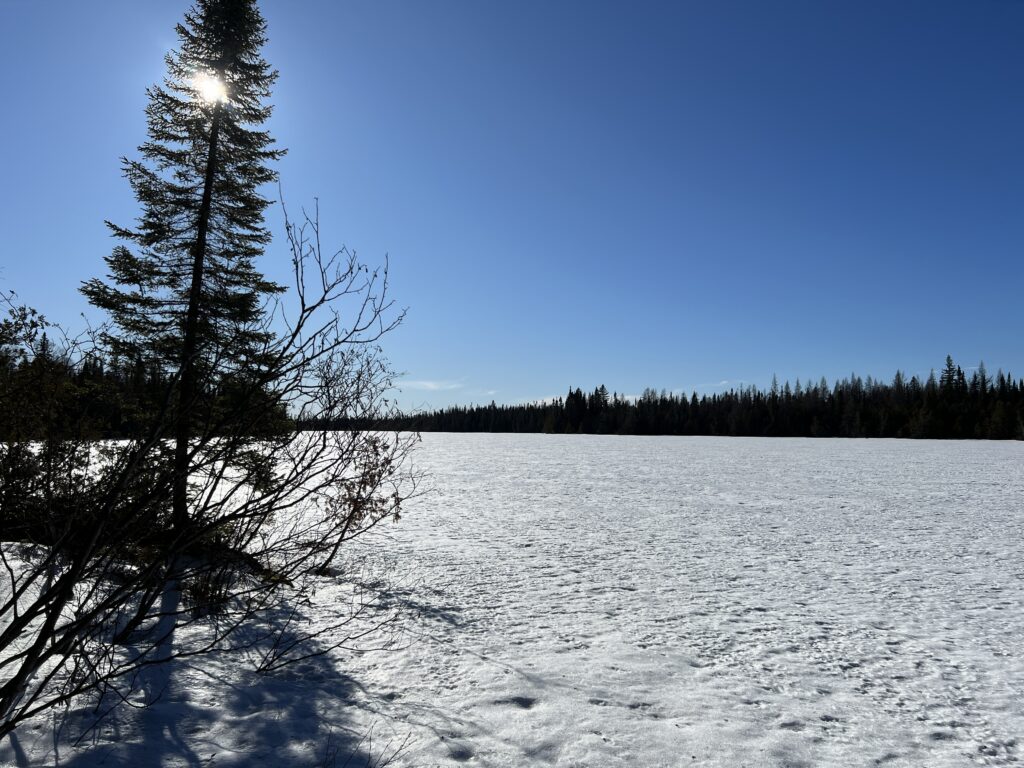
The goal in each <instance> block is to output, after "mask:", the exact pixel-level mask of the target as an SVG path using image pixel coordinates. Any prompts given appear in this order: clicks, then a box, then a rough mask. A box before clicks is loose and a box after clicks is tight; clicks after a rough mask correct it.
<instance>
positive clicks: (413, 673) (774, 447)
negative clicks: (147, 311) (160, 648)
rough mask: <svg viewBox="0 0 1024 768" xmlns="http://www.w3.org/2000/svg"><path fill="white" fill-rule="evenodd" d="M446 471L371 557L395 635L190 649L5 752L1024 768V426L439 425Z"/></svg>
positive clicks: (436, 439) (372, 542) (147, 759)
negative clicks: (1005, 439)
mask: <svg viewBox="0 0 1024 768" xmlns="http://www.w3.org/2000/svg"><path fill="white" fill-rule="evenodd" d="M417 461H418V463H419V464H420V467H421V468H422V469H425V470H427V471H428V473H429V474H430V476H431V484H432V486H433V487H434V489H435V490H434V491H433V492H432V493H430V494H429V495H427V496H425V497H422V498H420V499H418V500H417V501H416V502H415V503H413V504H412V505H411V506H410V507H409V509H408V510H407V514H406V515H405V517H404V518H403V519H402V521H401V522H399V523H398V524H397V525H394V526H388V528H387V529H386V531H385V533H384V534H383V535H378V536H375V537H374V538H368V539H366V540H365V541H364V543H363V544H362V545H361V546H360V547H353V548H352V550H351V551H350V553H349V557H350V558H351V559H352V562H353V568H354V567H355V564H356V563H358V564H359V568H360V570H359V572H358V573H359V582H360V583H361V584H362V586H363V587H364V588H365V589H366V590H368V592H369V593H371V594H375V595H376V596H377V598H378V599H380V600H382V601H383V604H384V607H385V611H384V613H382V614H379V615H381V616H385V617H386V616H390V615H394V616H396V617H397V619H398V621H399V624H397V625H396V626H397V628H399V629H401V630H402V632H401V634H400V636H399V637H398V638H397V642H396V644H395V646H394V647H393V648H391V649H390V650H387V651H374V650H370V649H371V648H373V647H374V646H378V645H381V644H383V642H384V640H386V639H388V638H390V637H391V635H390V634H386V633H375V634H371V635H369V636H367V637H365V638H363V639H362V640H360V641H358V642H356V641H353V642H352V643H348V644H347V645H348V646H349V648H352V647H358V648H362V649H364V650H361V651H360V650H338V651H332V652H331V653H330V654H328V655H327V656H324V657H320V658H314V659H310V660H308V661H305V662H302V663H301V664H299V665H297V666H295V667H292V668H286V669H284V670H281V671H279V672H275V673H272V674H269V675H256V674H254V673H251V672H246V671H241V670H239V668H238V665H237V664H234V663H232V662H231V661H230V660H229V659H218V658H207V659H197V660H190V661H182V662H176V663H175V664H174V665H172V666H171V668H170V669H169V670H168V673H167V675H166V676H165V677H166V680H165V684H166V687H165V688H164V689H163V690H162V692H161V693H158V694H157V695H159V699H158V701H157V703H156V704H155V705H154V706H152V707H150V708H149V709H144V710H135V709H131V708H122V709H119V710H117V711H115V712H114V713H113V714H111V715H110V716H108V717H107V718H106V719H104V721H103V722H102V723H101V724H100V725H99V726H98V727H97V728H96V729H94V730H92V731H89V732H88V733H87V734H86V736H85V738H84V739H83V740H82V741H81V743H79V744H78V745H77V746H74V745H73V744H72V742H73V741H74V740H75V738H76V737H77V736H78V735H80V734H81V733H82V731H83V728H85V727H86V724H87V723H89V722H90V719H89V718H90V715H89V713H88V712H87V711H76V712H72V713H71V716H70V717H68V718H67V720H66V722H65V723H64V725H63V727H62V729H61V730H59V732H58V731H55V728H54V724H53V721H52V720H43V719H40V720H39V721H37V722H35V723H33V724H30V725H29V726H28V727H26V728H25V729H23V730H22V731H21V732H19V734H18V738H17V740H16V742H15V743H12V742H10V741H7V742H4V743H3V744H2V745H0V763H5V764H7V763H13V764H16V765H35V764H40V765H49V764H57V763H58V762H59V764H61V765H65V766H73V767H75V768H84V767H85V766H98V765H124V766H128V765H132V766H135V765H140V766H142V765H162V766H178V765H180V766H198V765H202V766H238V765H253V766H255V765H282V766H287V765H314V766H336V767H337V768H340V766H343V765H353V766H355V765H365V764H367V763H368V762H371V763H372V762H373V761H377V762H386V761H387V760H388V759H389V758H390V759H391V765H394V766H432V765H441V766H454V765H470V766H489V767H494V768H497V767H499V766H523V765H540V766H545V765H552V766H566V767H567V768H568V767H569V766H595V767H596V766H602V767H604V766H631V767H633V766H685V765H699V766H723V767H725V766H729V767H730V768H732V767H738V766H749V767H750V768H754V767H755V766H780V767H781V766H789V767H790V768H795V767H796V766H822V765H825V766H829V765H832V766H874V765H879V766H914V767H918V766H924V765H927V766H931V767H933V768H938V767H941V766H958V767H959V766H965V765H1010V764H1015V763H1017V762H1018V761H1019V760H1020V759H1022V757H1024V744H1022V743H1020V742H1019V739H1021V738H1024V662H1022V652H1021V644H1020V638H1021V637H1024V558H1022V557H1021V554H1020V545H1021V541H1022V540H1024V510H1022V507H1021V505H1022V499H1024V445H1022V444H1020V443H997V442H930V441H895V440H893V441H888V440H871V441H857V440H799V439H792V440H790V439H745V438H731V439H730V438H674V437H673V438H667V437H666V438H644V437H611V436H608V437H602V436H545V435H448V434H428V435H424V442H423V445H422V448H421V450H419V451H418V452H417ZM353 573H355V571H353ZM343 595H347V596H348V597H346V600H348V599H350V597H351V592H350V588H349V587H346V586H344V585H342V584H338V585H333V586H325V588H324V589H322V590H321V591H320V592H319V593H318V594H317V597H316V600H317V602H318V603H319V604H320V605H321V606H322V608H323V609H329V608H333V607H336V606H338V605H341V604H346V605H348V604H351V603H346V602H345V601H343V600H342V596H343ZM314 620H315V619H314Z"/></svg>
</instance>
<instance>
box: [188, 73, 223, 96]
mask: <svg viewBox="0 0 1024 768" xmlns="http://www.w3.org/2000/svg"><path fill="white" fill-rule="evenodd" d="M192 86H193V87H194V88H195V89H196V92H197V93H198V94H199V97H200V98H201V99H202V100H203V101H206V102H209V103H210V104H216V103H217V102H218V101H227V100H228V89H227V88H226V87H225V86H224V83H223V82H222V81H221V80H220V78H217V77H214V76H213V75H210V74H207V73H206V72H203V73H201V74H198V75H196V76H195V78H193V80H192Z"/></svg>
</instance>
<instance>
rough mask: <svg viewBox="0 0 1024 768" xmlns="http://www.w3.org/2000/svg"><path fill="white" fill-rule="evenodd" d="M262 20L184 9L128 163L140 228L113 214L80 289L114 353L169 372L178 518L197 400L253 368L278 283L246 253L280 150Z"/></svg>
mask: <svg viewBox="0 0 1024 768" xmlns="http://www.w3.org/2000/svg"><path fill="white" fill-rule="evenodd" d="M265 29H266V25H265V22H264V20H263V18H262V16H261V14H260V12H259V9H258V7H257V5H256V2H255V0H196V2H195V4H194V5H193V6H192V8H191V9H190V10H189V11H188V12H187V13H186V14H185V18H184V23H183V24H179V25H178V26H177V34H178V38H179V41H180V47H179V49H178V50H177V51H174V52H172V53H170V54H168V55H167V56H166V64H167V77H166V78H165V80H164V84H163V86H154V87H151V88H150V89H149V90H148V91H147V95H148V97H149V105H148V106H147V108H146V118H147V127H148V140H147V141H146V142H145V143H144V144H142V145H141V146H140V147H139V153H140V155H141V157H140V158H139V159H134V160H131V159H127V158H126V159H124V160H123V167H124V174H125V176H126V178H127V179H128V182H129V183H130V184H131V187H132V190H133V192H134V193H135V196H136V198H137V199H138V201H139V203H140V205H141V207H142V213H141V215H140V217H139V219H138V221H137V223H136V226H135V227H134V228H125V227H121V226H118V225H116V224H111V223H109V222H108V226H109V227H110V228H111V230H112V231H113V233H114V235H115V236H116V237H118V238H119V239H120V240H122V241H123V243H122V244H121V245H118V246H117V247H116V248H115V249H114V251H113V253H112V254H111V255H110V256H109V257H107V259H106V262H107V266H108V270H109V280H108V281H107V282H104V281H102V280H99V279H93V280H90V281H88V282H87V283H85V284H84V286H83V288H82V291H83V293H84V294H85V295H86V297H87V298H88V299H89V301H90V302H91V303H92V304H94V305H95V306H97V307H99V308H101V309H104V310H106V311H107V312H108V313H109V314H110V316H111V318H112V320H113V323H114V330H113V332H111V333H109V334H107V340H108V342H109V344H110V346H111V348H112V350H113V351H114V352H115V353H116V354H119V355H121V356H124V357H126V358H128V359H131V360H135V361H138V362H139V363H140V364H142V365H145V366H147V367H153V366H156V367H158V368H159V369H161V370H162V371H163V372H164V373H166V374H167V375H168V376H169V377H170V378H171V380H175V381H176V382H177V391H176V393H175V394H176V397H173V398H172V399H171V404H172V407H173V418H172V421H173V427H174V435H173V437H174V441H175V451H174V467H175V488H174V493H173V504H172V506H173V511H172V519H173V521H174V523H175V525H176V526H178V527H180V526H182V525H184V523H185V522H186V520H187V516H188V475H189V463H190V456H189V438H190V435H191V434H192V433H193V431H194V428H195V426H194V412H195V408H196V404H197V402H198V401H199V400H200V399H201V398H202V397H204V396H206V395H208V394H209V393H210V392H214V391H216V390H217V389H218V388H219V387H222V386H223V385H224V384H225V383H226V382H227V381H229V380H230V377H232V376H245V375H246V371H247V370H248V371H251V369H252V367H253V366H254V365H257V366H258V365H259V361H258V360H257V359H255V358H256V357H257V356H258V354H259V350H260V349H261V348H265V346H266V344H265V342H266V340H267V338H268V337H267V335H266V332H265V330H264V328H265V326H264V325H263V323H261V320H262V319H263V310H262V307H263V305H264V301H265V300H266V298H267V297H268V296H269V295H271V294H275V293H278V292H280V291H281V288H280V287H279V286H277V285H276V284H274V283H272V282H269V281H268V280H266V279H265V278H264V276H263V275H262V274H261V273H260V272H259V271H258V270H257V269H256V266H255V263H254V261H255V259H256V258H257V257H258V256H259V255H261V254H262V252H263V249H264V246H265V245H266V244H267V243H268V242H269V240H270V235H269V233H268V231H267V229H266V228H265V226H264V212H265V211H266V208H267V206H268V205H269V204H270V201H269V200H267V199H266V198H265V197H264V196H263V195H262V194H261V188H263V187H264V185H266V184H267V183H268V182H272V181H274V180H275V179H276V178H277V176H276V172H275V171H274V170H272V169H271V168H270V163H271V161H273V160H275V159H277V158H278V157H280V156H281V155H282V154H283V150H281V149H276V148H274V146H273V139H272V138H271V137H270V135H269V133H267V132H266V131H265V130H263V129H262V125H263V124H264V122H265V121H266V120H267V118H268V117H269V116H270V113H271V107H270V106H269V105H268V104H267V103H266V100H267V99H268V98H269V96H270V87H271V85H272V83H273V82H274V80H275V79H276V77H277V73H276V72H275V71H272V70H271V69H270V67H269V65H268V64H267V62H266V61H265V60H264V59H263V58H262V56H261V53H260V49H261V47H262V46H263V44H264V43H265V42H266V36H265Z"/></svg>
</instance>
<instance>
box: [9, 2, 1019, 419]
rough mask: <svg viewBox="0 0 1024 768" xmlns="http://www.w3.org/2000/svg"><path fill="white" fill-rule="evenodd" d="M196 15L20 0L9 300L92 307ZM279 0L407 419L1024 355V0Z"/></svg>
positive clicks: (287, 109)
mask: <svg viewBox="0 0 1024 768" xmlns="http://www.w3.org/2000/svg"><path fill="white" fill-rule="evenodd" d="M186 5H187V3H186V2H184V1H172V0H159V2H157V1H156V0H152V1H150V2H142V1H141V0H104V1H103V2H100V3H82V2H72V1H71V0H54V2H48V3H40V2H32V1H30V0H0V83H2V90H3V101H2V104H3V108H2V112H3V119H2V120H0V146H2V147H3V187H2V192H0V203H2V204H0V233H2V235H0V286H3V287H5V288H14V289H16V290H17V291H18V292H19V294H20V295H21V296H22V297H23V299H25V300H26V301H28V302H30V303H32V304H34V305H36V306H38V307H39V308H40V309H42V310H44V311H45V312H46V313H47V314H49V315H50V316H51V317H52V318H54V319H57V320H60V321H62V322H64V323H66V324H69V325H72V326H75V325H80V324H81V320H80V318H79V317H78V315H79V313H80V312H83V311H86V312H87V313H88V312H90V309H89V308H88V307H87V305H86V304H85V303H84V301H83V300H82V299H81V298H80V296H79V295H78V294H77V287H78V285H79V283H80V281H82V280H84V279H86V278H88V277H90V276H92V275H95V274H97V273H100V272H102V270H103V263H102V258H103V256H105V255H106V254H107V253H109V251H110V248H111V247H112V245H113V242H112V241H111V239H110V238H109V236H108V234H107V231H106V229H105V228H104V226H103V220H104V219H111V220H114V221H117V222H121V223H130V222H131V221H132V219H133V217H134V215H135V213H136V212H137V209H136V206H135V203H134V200H133V199H132V197H131V194H130V191H129V189H128V185H127V183H125V182H124V180H123V179H122V178H121V177H120V169H119V162H118V159H119V157H120V156H122V155H126V154H128V155H131V154H133V153H134V151H135V147H136V146H137V145H138V144H139V143H140V142H141V141H142V140H143V138H144V120H143V112H142V110H143V106H144V103H145V96H144V90H145V88H146V86H147V85H149V84H151V83H153V82H155V81H157V80H158V79H159V78H161V77H162V74H163V62H162V56H163V54H164V52H165V51H166V50H167V49H168V48H169V47H170V46H172V45H173V44H174V35H173V26H174V24H175V23H176V22H177V21H178V20H179V18H180V17H181V14H182V12H183V11H184V10H185V8H186ZM262 7H263V10H264V13H265V15H266V17H267V20H268V22H269V36H270V44H269V45H268V48H267V50H266V56H267V58H268V59H269V61H270V62H271V63H272V64H273V65H274V66H275V67H276V68H277V69H279V70H280V73H281V78H280V81H279V82H278V84H277V87H276V92H275V96H274V102H275V104H276V110H277V111H276V113H275V116H274V118H273V121H272V124H271V129H272V131H273V133H274V134H275V136H276V137H277V139H278V140H279V143H280V144H281V145H282V146H285V147H287V148H288V150H289V154H288V155H287V157H286V158H285V159H284V160H283V161H282V162H281V163H280V168H279V169H280V172H281V179H282V183H283V186H284V190H285V195H286V198H287V200H288V202H289V203H290V206H291V207H293V208H297V207H299V206H300V205H301V204H303V203H308V202H309V201H310V200H311V199H312V198H313V197H314V196H318V197H319V198H320V205H321V218H322V224H323V227H324V231H325V238H326V241H327V242H328V243H330V244H333V245H337V246H340V245H342V244H345V245H348V246H349V247H352V248H355V249H357V250H358V252H359V253H360V254H361V255H363V256H364V257H365V258H366V259H368V260H369V261H371V262H375V261H378V260H379V259H380V258H381V257H382V256H383V255H384V254H385V253H389V254H390V258H391V264H392V270H393V278H394V282H393V286H394V295H395V298H396V299H397V300H398V302H399V303H400V304H402V305H403V306H407V307H408V308H409V314H408V319H407V322H406V325H405V326H404V327H403V328H402V329H400V330H399V331H397V332H396V333H394V334H393V336H392V337H391V338H389V339H388V340H387V341H386V343H385V350H386V352H387V353H388V356H389V357H390V358H391V360H392V362H393V364H394V366H395V367H396V368H397V369H399V370H401V371H404V372H406V374H407V376H406V379H405V385H404V392H403V395H402V397H401V402H402V403H403V404H405V405H407V406H422V405H428V404H429V405H433V406H439V405H444V404H447V403H453V402H454V403H469V402H481V401H483V402H489V401H490V400H491V399H492V398H493V399H495V400H497V401H498V402H517V401H521V400H530V399H535V398H542V397H546V396H551V395H557V394H562V393H564V392H565V390H566V389H567V388H568V387H569V386H570V385H572V386H581V387H584V388H587V389H591V388H593V387H594V386H596V385H597V384H600V383H604V384H606V385H607V386H608V388H609V389H610V390H616V391H618V392H620V393H627V394H634V393H637V392H639V391H641V390H642V389H643V388H644V387H646V386H652V387H655V388H658V389H660V388H666V389H670V390H672V389H675V390H685V391H689V390H691V389H697V390H698V391H711V390H714V389H716V388H721V386H723V385H721V384H720V382H730V383H735V382H738V381H744V382H749V383H755V384H760V385H765V384H767V383H768V382H770V380H771V377H772V374H773V373H776V374H778V376H779V378H780V380H781V379H786V378H788V379H790V380H792V379H794V378H796V377H800V378H801V379H806V378H808V377H813V378H815V379H817V378H818V377H820V376H822V375H825V376H827V377H829V379H830V380H831V379H833V378H835V377H837V376H842V375H846V374H848V373H850V372H851V371H856V372H858V373H860V374H861V375H869V374H870V375H873V376H881V377H885V378H889V377H890V376H891V375H892V374H893V372H894V371H895V370H896V369H897V368H901V369H903V370H904V371H906V372H908V373H910V374H913V373H924V374H927V371H928V369H929V368H932V367H939V366H940V365H941V364H942V362H943V360H944V358H945V355H946V354H947V353H949V354H952V355H953V356H954V358H956V360H957V361H958V362H960V363H961V364H963V365H964V366H965V367H967V366H973V365H976V364H977V362H978V361H979V360H984V361H985V363H986V364H987V366H988V367H989V368H990V369H991V370H993V371H994V370H995V369H996V368H997V367H1002V368H1004V369H1010V370H1012V371H1013V372H1014V373H1016V374H1018V375H1020V374H1024V341H1022V339H1024V336H1022V330H1024V312H1022V311H1021V297H1022V289H1024V42H1022V41H1024V2H1020V1H1019V0H973V1H972V2H967V1H966V0H962V1H960V2H941V1H936V0H921V1H920V2H902V1H901V2H888V1H884V2H883V1H882V0H878V1H877V2H871V1H866V0H856V1H854V0H850V1H849V2H825V3H823V2H820V1H818V0H807V1H806V2H771V3H766V2H762V1H761V0H750V1H749V2H728V1H725V2H685V1H683V0H680V1H679V2H660V3H656V2H626V1H625V0H622V2H615V3H610V2H596V1H595V0H586V1H585V2H584V1H582V0H581V1H579V2H568V1H562V2H547V1H541V0H516V1H515V2H504V3H498V2H489V1H488V2H478V1H476V0H459V1H458V2H443V1H440V0H431V2H413V1H412V0H408V1H407V2H389V1H387V0H383V1H379V0H374V1H370V0H359V1H357V2H353V1H350V0H317V1H314V0H287V1H286V0H265V1H264V2H263V3H262ZM278 221H279V219H278V216H277V214H276V213H275V214H274V215H273V217H272V225H273V226H274V227H277V228H278V229H279V227H278ZM286 264H287V255H286V252H285V251H284V249H283V248H281V247H280V244H275V246H273V247H272V248H271V249H270V250H269V251H268V253H267V255H266V257H265V259H264V262H263V264H262V266H263V269H264V271H266V272H267V273H268V274H270V275H271V276H274V275H281V274H283V270H284V266H285V265H286ZM92 316H94V317H95V316H96V315H95V314H93V315H92ZM726 386H727V385H726Z"/></svg>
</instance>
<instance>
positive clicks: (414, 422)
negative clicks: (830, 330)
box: [339, 357, 1024, 440]
mask: <svg viewBox="0 0 1024 768" xmlns="http://www.w3.org/2000/svg"><path fill="white" fill-rule="evenodd" d="M339 426H340V425H339ZM389 426H390V427H391V428H392V429H409V430H417V431H420V432H546V433H554V434H566V433H568V434H576V433H583V434H616V435H730V436H752V437H903V438H932V439H992V440H1021V439H1024V380H1021V379H1017V380H1015V379H1014V378H1013V377H1012V376H1011V375H1008V374H1004V373H1003V372H1002V371H999V372H998V373H996V375H995V376H990V375H989V374H988V372H987V371H986V369H985V365H984V364H981V365H979V366H978V368H977V369H976V370H974V371H973V372H972V373H971V374H970V376H968V375H967V374H965V373H964V371H963V369H962V368H961V367H960V366H958V365H956V364H955V363H954V361H953V359H952V358H951V357H947V358H946V363H945V366H944V367H943V369H942V371H941V373H940V374H939V375H938V376H937V375H936V374H935V372H934V371H933V372H932V373H931V374H930V375H929V376H928V378H927V379H926V380H924V381H922V380H921V379H919V378H918V377H916V376H912V377H910V378H909V379H908V378H907V377H906V376H905V375H904V374H902V373H899V372H897V373H896V375H895V376H894V377H893V380H892V382H890V383H888V384H887V383H885V382H882V381H879V380H876V379H872V378H871V377H867V378H866V379H862V378H861V377H859V376H856V375H852V376H850V377H849V378H846V379H842V380H840V381H836V382H835V383H834V384H832V385H831V386H830V385H829V383H828V382H827V381H826V380H825V379H821V380H820V381H818V382H816V383H801V382H800V380H799V379H798V380H797V381H796V383H795V384H792V385H791V384H790V383H789V382H788V381H787V382H786V383H785V384H782V385H781V386H780V385H779V384H778V383H777V382H776V381H773V383H772V385H771V388H770V389H768V390H767V391H765V390H762V389H758V388H757V387H753V386H749V387H739V388H734V389H730V390H728V391H726V392H721V393H715V394H705V395H702V396H698V395H697V394H696V393H693V394H692V395H690V396H686V395H685V394H677V393H672V392H666V391H665V390H661V391H660V392H658V391H655V390H653V389H647V390H645V391H644V392H643V394H642V395H641V396H640V397H639V398H629V397H624V396H621V395H619V394H617V393H609V392H608V390H607V388H606V387H604V386H603V385H602V386H599V387H597V388H596V389H594V391H592V392H584V391H583V390H581V389H578V388H577V389H570V390H569V392H568V393H567V394H566V395H565V397H559V398H556V399H555V400H554V401H553V402H538V403H528V404H522V405H496V404H495V403H493V402H492V403H491V404H490V405H486V406H469V407H459V406H455V407H450V408H445V409H442V410H436V411H432V412H427V413H419V414H407V415H404V416H403V417H401V418H397V419H392V420H391V421H390V422H389Z"/></svg>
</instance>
